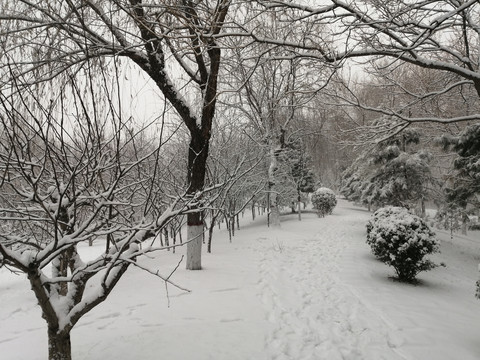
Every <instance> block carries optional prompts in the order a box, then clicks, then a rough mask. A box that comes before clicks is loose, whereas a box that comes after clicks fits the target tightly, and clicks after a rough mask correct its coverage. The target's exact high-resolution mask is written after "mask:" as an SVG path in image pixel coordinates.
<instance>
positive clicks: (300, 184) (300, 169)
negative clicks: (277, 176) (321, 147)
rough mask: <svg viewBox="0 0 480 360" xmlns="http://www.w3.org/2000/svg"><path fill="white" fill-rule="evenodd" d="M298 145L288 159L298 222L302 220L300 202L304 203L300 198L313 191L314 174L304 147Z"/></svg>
mask: <svg viewBox="0 0 480 360" xmlns="http://www.w3.org/2000/svg"><path fill="white" fill-rule="evenodd" d="M301 145H302V144H301V143H300V144H299V145H297V146H294V149H292V156H291V157H290V163H291V176H292V178H293V181H294V183H295V187H296V190H297V199H296V201H297V211H298V218H299V220H301V219H302V216H301V212H302V207H301V203H302V201H305V199H303V198H302V197H303V196H304V194H310V193H313V192H314V191H315V183H316V180H315V173H314V171H313V168H312V165H311V158H310V157H309V156H308V155H307V154H306V149H305V147H303V146H301Z"/></svg>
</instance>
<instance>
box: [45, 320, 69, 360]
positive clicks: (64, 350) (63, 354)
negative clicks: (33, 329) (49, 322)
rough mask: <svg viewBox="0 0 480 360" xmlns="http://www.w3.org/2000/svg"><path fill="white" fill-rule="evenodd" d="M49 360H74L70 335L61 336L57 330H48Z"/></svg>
mask: <svg viewBox="0 0 480 360" xmlns="http://www.w3.org/2000/svg"><path fill="white" fill-rule="evenodd" d="M48 360H72V346H71V343H70V333H67V334H64V333H61V334H59V333H58V331H57V329H54V328H50V327H49V328H48Z"/></svg>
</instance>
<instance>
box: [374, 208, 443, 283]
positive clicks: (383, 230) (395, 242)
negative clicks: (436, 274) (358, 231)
mask: <svg viewBox="0 0 480 360" xmlns="http://www.w3.org/2000/svg"><path fill="white" fill-rule="evenodd" d="M367 244H369V245H370V247H371V248H372V252H373V254H374V255H375V256H376V257H377V258H378V259H379V260H381V261H383V262H384V263H385V264H387V265H389V266H392V267H393V268H394V269H395V272H396V273H397V276H398V279H399V280H401V281H405V282H413V281H414V280H415V277H416V275H417V274H418V273H419V272H421V271H427V270H431V269H433V268H434V267H436V265H435V264H434V263H433V262H432V261H430V260H427V259H425V256H426V255H428V254H432V253H435V252H438V242H437V240H436V239H435V233H434V232H433V231H432V230H430V228H429V227H428V225H427V224H426V223H425V222H424V221H423V220H422V219H421V218H420V217H418V216H416V215H413V214H411V213H409V212H408V210H407V209H405V208H401V207H393V206H388V207H385V208H381V209H378V210H377V211H376V212H375V213H374V214H373V217H372V219H371V220H370V221H369V222H368V223H367Z"/></svg>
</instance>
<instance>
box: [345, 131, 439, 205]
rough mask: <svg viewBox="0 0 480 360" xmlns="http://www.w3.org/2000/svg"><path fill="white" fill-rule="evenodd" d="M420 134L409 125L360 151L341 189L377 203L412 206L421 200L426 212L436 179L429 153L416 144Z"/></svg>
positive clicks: (350, 196)
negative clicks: (431, 171)
mask: <svg viewBox="0 0 480 360" xmlns="http://www.w3.org/2000/svg"><path fill="white" fill-rule="evenodd" d="M419 137H420V134H419V133H418V131H416V130H415V129H407V130H405V131H404V132H403V133H401V134H399V135H397V136H395V137H392V138H390V139H388V140H385V141H383V142H381V143H379V144H377V145H376V146H374V147H373V148H371V149H368V150H367V151H366V152H365V153H363V154H361V155H360V157H359V158H358V159H357V160H356V161H355V162H354V163H353V164H352V165H351V167H350V168H348V169H347V170H346V171H345V172H344V178H343V179H342V186H341V193H342V194H343V195H344V196H345V197H346V198H347V199H349V200H352V201H359V202H361V203H363V204H365V205H367V206H374V207H382V206H385V205H392V206H403V207H412V205H413V204H415V203H418V202H420V205H421V209H422V210H421V211H422V213H424V212H425V200H426V199H427V197H428V190H429V187H428V185H429V184H430V183H432V182H433V181H434V180H433V178H432V176H431V173H430V169H429V162H430V158H431V157H430V154H429V153H428V152H426V151H423V150H416V149H415V147H413V145H414V144H418V143H419Z"/></svg>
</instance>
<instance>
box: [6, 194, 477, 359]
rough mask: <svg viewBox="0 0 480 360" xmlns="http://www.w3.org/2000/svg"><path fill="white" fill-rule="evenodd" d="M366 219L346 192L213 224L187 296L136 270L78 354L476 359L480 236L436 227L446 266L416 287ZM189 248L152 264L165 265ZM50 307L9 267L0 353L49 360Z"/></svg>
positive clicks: (77, 339)
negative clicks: (381, 251) (299, 212)
mask: <svg viewBox="0 0 480 360" xmlns="http://www.w3.org/2000/svg"><path fill="white" fill-rule="evenodd" d="M369 217H370V213H368V212H367V211H365V210H364V209H361V208H358V207H355V206H353V205H351V204H349V203H347V202H345V201H339V204H338V206H337V207H336V208H335V210H334V213H333V215H331V216H328V217H326V218H324V219H319V218H317V217H316V216H315V215H314V214H305V215H304V218H303V220H302V221H301V222H299V221H298V220H297V219H296V217H295V216H293V215H287V216H283V217H282V226H281V228H280V229H277V230H273V229H268V228H267V227H266V226H265V219H264V218H257V219H256V220H255V221H253V222H252V221H250V219H249V218H248V217H247V216H245V218H244V219H243V224H242V228H241V230H240V231H238V232H237V233H236V236H235V237H234V239H233V241H232V243H230V241H229V240H228V235H227V232H226V231H225V230H224V229H223V228H222V230H221V231H219V232H217V233H216V235H215V238H214V246H213V249H214V250H213V254H206V253H205V254H204V266H205V270H203V271H193V272H192V271H187V270H185V269H184V268H183V267H181V268H179V269H178V270H177V272H176V273H175V274H174V278H173V280H174V281H175V282H176V283H178V284H181V285H182V286H184V287H186V288H188V289H191V290H192V292H191V293H184V292H182V291H179V290H176V289H174V288H172V287H170V289H169V295H170V298H169V299H167V297H166V295H165V287H164V284H163V283H161V282H159V281H158V279H156V278H155V277H152V276H145V274H144V273H143V272H141V271H137V270H133V271H131V272H129V273H128V274H127V275H126V276H125V278H124V279H122V281H121V282H120V283H119V285H118V286H117V288H116V289H115V291H114V292H113V294H112V296H111V297H110V298H109V299H108V300H107V301H106V302H105V303H104V304H101V305H100V306H98V307H97V308H95V309H94V310H92V312H90V313H89V314H87V316H85V318H84V319H82V320H81V321H80V322H79V323H78V324H77V326H76V327H75V328H74V330H73V332H72V347H73V358H74V360H101V359H117V360H127V359H139V360H154V359H159V358H165V359H172V360H177V359H195V360H337V359H346V360H429V359H435V360H478V359H480V345H479V344H480V340H479V336H478V334H480V302H479V301H478V300H477V299H475V298H474V297H473V291H474V284H475V281H476V280H477V276H478V270H477V265H478V263H479V262H480V256H479V254H480V232H478V233H470V234H469V236H468V237H462V236H455V237H454V239H453V240H452V239H450V236H449V235H448V234H444V233H442V232H439V238H440V239H441V240H442V245H441V251H442V253H441V254H438V255H436V256H435V258H434V260H435V261H436V262H445V263H446V264H447V267H446V268H443V267H442V268H438V269H435V270H433V271H430V272H428V273H422V274H421V275H420V276H419V277H420V281H421V283H420V285H419V286H413V285H408V284H400V283H398V282H395V281H392V280H391V279H389V276H390V275H393V270H392V269H390V268H388V267H387V266H385V265H384V264H382V263H380V262H378V261H377V260H375V258H374V257H373V256H372V255H371V253H370V251H369V248H368V246H367V245H366V244H365V222H366V221H367V219H368V218H369ZM96 246H99V247H101V248H103V245H102V244H96ZM82 251H84V252H86V253H88V252H92V253H94V252H95V246H94V247H92V248H89V247H85V248H83V250H82ZM183 252H184V249H183V248H179V249H178V251H177V253H175V254H173V253H169V252H162V253H159V254H158V255H157V256H156V257H152V258H148V259H143V261H144V264H145V265H148V266H151V267H152V268H153V269H155V268H157V267H158V268H159V269H160V271H161V273H164V274H169V273H170V272H171V270H172V269H173V268H174V267H175V266H176V265H177V264H178V261H179V260H180V258H181V256H182V254H183ZM169 305H170V306H169ZM40 315H41V314H40V309H39V307H38V305H36V301H35V299H34V298H33V294H32V292H31V291H29V285H28V283H27V282H26V281H25V279H24V277H22V276H16V275H13V274H11V273H10V272H8V271H7V270H5V269H0V359H2V360H24V359H29V360H42V359H45V358H46V353H47V341H46V340H47V339H46V326H45V322H44V321H43V320H42V319H41V317H40Z"/></svg>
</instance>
